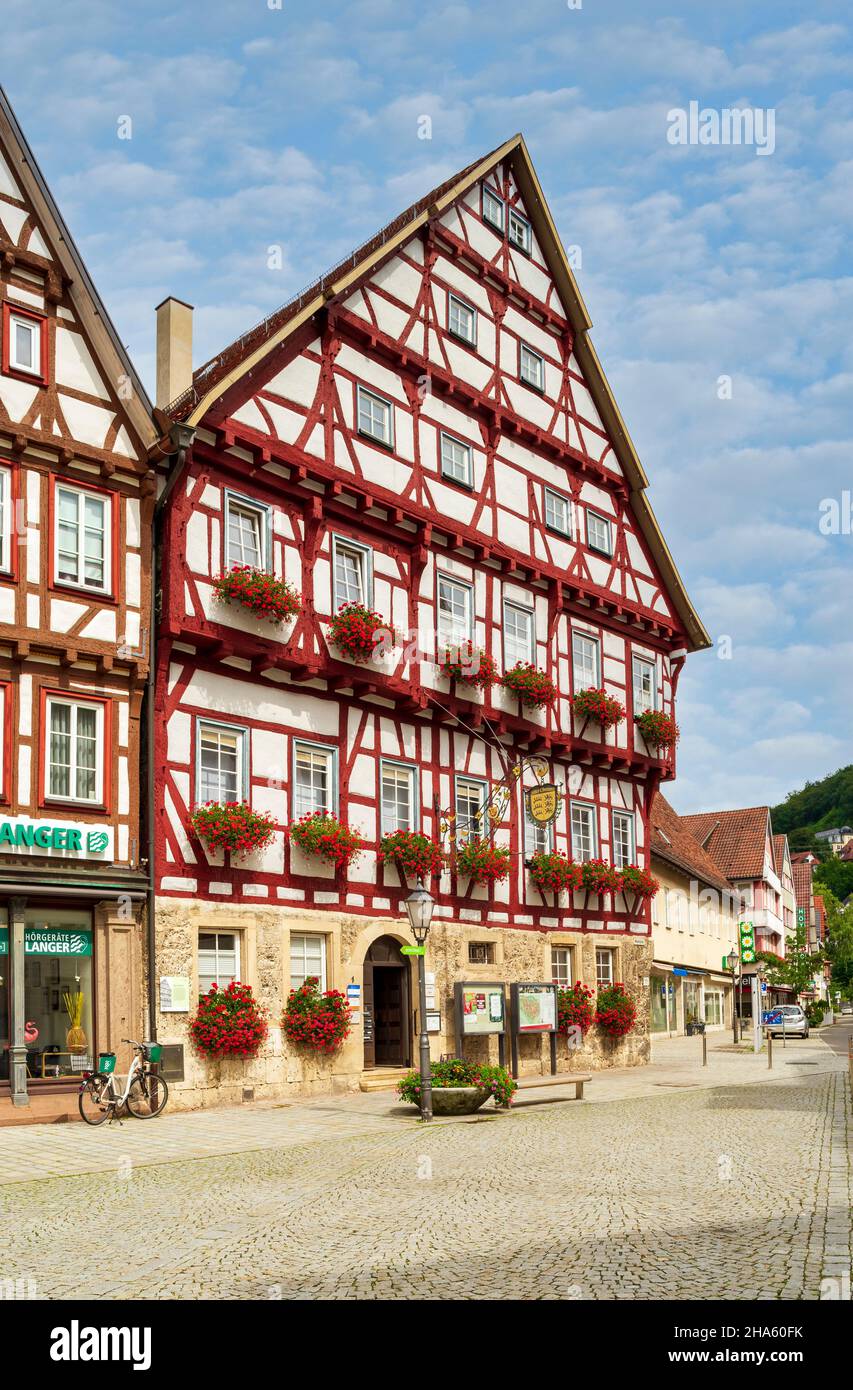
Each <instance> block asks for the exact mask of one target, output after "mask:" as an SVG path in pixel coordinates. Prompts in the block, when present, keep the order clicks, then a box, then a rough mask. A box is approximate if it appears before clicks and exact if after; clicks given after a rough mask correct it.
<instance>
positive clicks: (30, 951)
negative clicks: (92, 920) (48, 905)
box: [0, 927, 92, 956]
mask: <svg viewBox="0 0 853 1390" xmlns="http://www.w3.org/2000/svg"><path fill="white" fill-rule="evenodd" d="M8 954H9V928H8V927H0V956H8ZM91 954H92V933H91V932H90V931H85V930H81V931H78V930H76V928H68V927H25V928H24V955H25V956H90V955H91Z"/></svg>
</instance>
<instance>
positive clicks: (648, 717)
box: [634, 709, 679, 749]
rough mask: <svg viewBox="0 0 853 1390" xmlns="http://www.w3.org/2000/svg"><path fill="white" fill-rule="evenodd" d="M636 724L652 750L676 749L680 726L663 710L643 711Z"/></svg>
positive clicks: (637, 717)
mask: <svg viewBox="0 0 853 1390" xmlns="http://www.w3.org/2000/svg"><path fill="white" fill-rule="evenodd" d="M634 722H635V723H636V725H637V728H638V729H639V730H640V733H641V734H642V735H643V738H644V739H645V740H646V743H647V744H648V745H649V747H650V748H658V749H660V748H674V747H675V745H676V743H677V742H678V738H679V729H678V725H677V724H676V722H675V720H674V719H671V718H670V716H669V715H668V714H664V713H663V712H662V711H661V710H656V709H647V710H643V713H642V714H638V715H637V716H636V719H635V721H634Z"/></svg>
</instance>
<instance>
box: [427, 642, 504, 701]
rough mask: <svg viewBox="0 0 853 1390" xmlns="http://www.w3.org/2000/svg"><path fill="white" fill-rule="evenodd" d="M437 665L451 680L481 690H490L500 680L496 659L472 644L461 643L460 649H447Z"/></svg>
mask: <svg viewBox="0 0 853 1390" xmlns="http://www.w3.org/2000/svg"><path fill="white" fill-rule="evenodd" d="M436 665H437V667H438V669H439V671H440V672H441V674H442V675H443V676H447V678H448V679H449V680H455V681H462V682H464V684H465V685H475V686H477V688H478V689H479V690H488V689H489V687H490V686H491V685H493V684H494V682H495V681H496V680H497V678H498V667H497V662H496V661H495V659H494V657H493V656H490V655H489V653H488V652H484V651H481V650H480V648H478V647H474V646H473V645H472V644H471V643H470V642H463V643H460V645H459V646H458V647H446V648H445V650H444V652H443V653H442V655H441V656H440V657H439V659H438V661H437V662H436Z"/></svg>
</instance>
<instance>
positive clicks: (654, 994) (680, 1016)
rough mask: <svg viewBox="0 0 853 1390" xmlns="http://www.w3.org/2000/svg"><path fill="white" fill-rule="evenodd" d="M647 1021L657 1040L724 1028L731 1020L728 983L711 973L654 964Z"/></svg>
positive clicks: (689, 967)
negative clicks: (658, 1038)
mask: <svg viewBox="0 0 853 1390" xmlns="http://www.w3.org/2000/svg"><path fill="white" fill-rule="evenodd" d="M649 1017H650V1022H651V1031H652V1033H653V1034H655V1035H656V1036H657V1037H675V1036H676V1035H678V1034H686V1033H695V1032H702V1031H713V1030H714V1029H718V1028H723V1027H725V1026H726V1023H727V1020H729V1019H730V1018H731V981H730V980H727V979H726V978H725V976H723V975H718V974H715V973H714V972H713V971H709V970H697V969H696V968H695V967H693V966H684V965H669V964H668V963H663V962H661V961H654V962H653V964H652V968H651V972H650V974H649Z"/></svg>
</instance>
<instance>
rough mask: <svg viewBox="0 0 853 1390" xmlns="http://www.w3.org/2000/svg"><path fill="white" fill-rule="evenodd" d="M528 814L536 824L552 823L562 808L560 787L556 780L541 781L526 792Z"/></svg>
mask: <svg viewBox="0 0 853 1390" xmlns="http://www.w3.org/2000/svg"><path fill="white" fill-rule="evenodd" d="M524 798H525V801H526V802H527V814H528V816H529V817H530V819H531V820H532V821H534V822H535V824H536V825H550V824H551V822H552V820H553V819H554V817H555V816H556V814H557V812H558V811H559V809H560V789H559V787H558V786H557V784H556V782H541V783H540V784H539V786H538V787H528V788H527V790H526V791H525V793H524Z"/></svg>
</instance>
